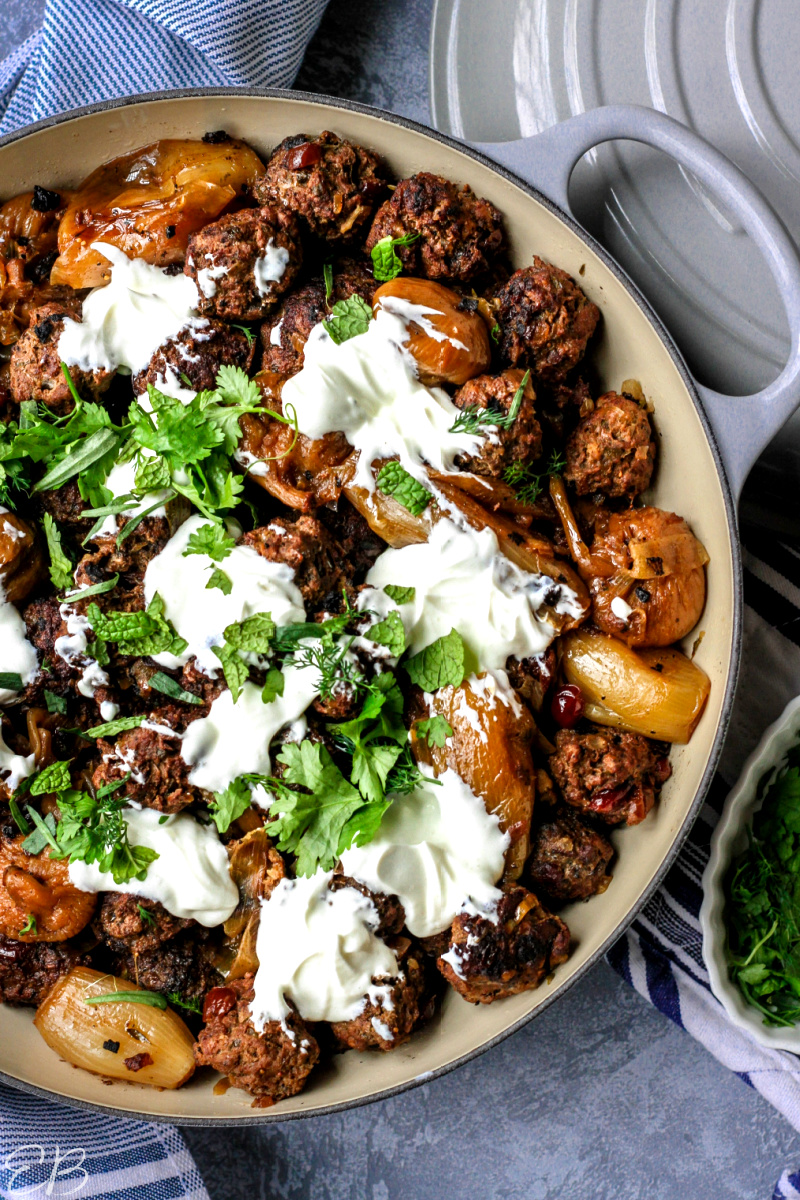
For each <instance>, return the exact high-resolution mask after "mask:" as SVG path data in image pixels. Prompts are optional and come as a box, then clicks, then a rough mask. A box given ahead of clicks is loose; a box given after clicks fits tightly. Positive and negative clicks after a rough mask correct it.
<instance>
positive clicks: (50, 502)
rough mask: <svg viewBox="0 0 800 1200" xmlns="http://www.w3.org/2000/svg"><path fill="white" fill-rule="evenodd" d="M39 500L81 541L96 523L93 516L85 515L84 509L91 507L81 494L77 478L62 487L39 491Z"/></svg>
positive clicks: (57, 523)
mask: <svg viewBox="0 0 800 1200" xmlns="http://www.w3.org/2000/svg"><path fill="white" fill-rule="evenodd" d="M38 500H39V503H40V504H41V506H42V508H43V509H44V511H45V512H47V513H49V514H50V516H51V517H52V518H53V520H54V521H55V523H56V525H58V526H59V528H60V529H62V531H63V532H65V533H67V534H70V535H71V536H72V537H74V538H76V539H77V540H78V541H81V540H82V539H83V538H85V537H86V535H87V533H88V532H89V530H90V529H91V528H92V526H93V525H94V518H93V517H84V515H83V510H84V509H85V508H91V505H90V503H89V501H88V500H84V499H83V497H82V496H81V491H80V487H79V486H78V481H77V479H70V480H69V481H68V482H67V483H65V484H64V485H63V486H62V487H60V488H53V489H52V490H48V491H46V492H39V493H38Z"/></svg>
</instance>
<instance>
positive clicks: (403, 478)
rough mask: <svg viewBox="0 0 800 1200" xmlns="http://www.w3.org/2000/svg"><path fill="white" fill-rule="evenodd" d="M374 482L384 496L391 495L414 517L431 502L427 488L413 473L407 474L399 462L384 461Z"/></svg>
mask: <svg viewBox="0 0 800 1200" xmlns="http://www.w3.org/2000/svg"><path fill="white" fill-rule="evenodd" d="M375 482H376V483H377V485H378V490H379V491H381V492H383V494H384V496H393V497H394V498H395V500H396V501H397V502H398V504H402V506H403V508H407V509H408V511H409V512H410V513H411V515H412V516H414V517H418V516H420V514H421V513H423V512H424V511H425V509H426V508H427V507H428V505H429V504H430V502H431V498H432V497H431V493H430V492H429V491H428V489H427V488H425V487H423V486H422V484H421V483H420V482H419V481H418V480H416V479H415V478H414V477H413V475H409V473H408V471H407V470H406V469H405V467H402V466H401V465H400V463H399V462H395V461H391V462H387V463H384V464H383V466H382V467H381V469H380V471H378V475H377V477H376V480H375Z"/></svg>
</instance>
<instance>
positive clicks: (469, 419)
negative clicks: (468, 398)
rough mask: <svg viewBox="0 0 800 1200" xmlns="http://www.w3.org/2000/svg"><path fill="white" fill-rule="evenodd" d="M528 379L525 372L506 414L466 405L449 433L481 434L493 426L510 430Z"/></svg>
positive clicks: (498, 410) (491, 409) (495, 408)
mask: <svg viewBox="0 0 800 1200" xmlns="http://www.w3.org/2000/svg"><path fill="white" fill-rule="evenodd" d="M530 377H531V373H530V371H526V372H525V374H524V375H523V376H522V382H521V383H520V385H519V387H518V388H517V390H516V392H515V393H514V399H513V400H512V401H511V406H510V407H509V410H508V412H503V411H502V410H501V409H500V408H499V406H498V407H492V408H479V407H478V406H477V404H467V405H465V407H464V408H462V409H461V412H460V413H459V414H458V416H457V417H456V419H455V421H454V422H453V424H452V425H451V426H450V432H451V433H473V434H474V433H483V432H484V430H485V428H486V426H487V425H488V426H493V427H494V428H496V429H511V427H512V425H513V424H514V422H515V421H516V419H517V417H518V416H519V410H520V408H521V407H522V401H523V398H524V396H525V388H526V387H527V384H528V380H529V379H530Z"/></svg>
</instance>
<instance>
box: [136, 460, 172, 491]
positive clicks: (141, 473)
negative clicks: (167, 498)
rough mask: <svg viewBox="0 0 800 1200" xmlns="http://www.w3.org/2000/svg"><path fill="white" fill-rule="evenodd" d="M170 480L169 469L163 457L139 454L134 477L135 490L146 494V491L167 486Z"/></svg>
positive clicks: (158, 489) (157, 489)
mask: <svg viewBox="0 0 800 1200" xmlns="http://www.w3.org/2000/svg"><path fill="white" fill-rule="evenodd" d="M170 480H171V475H170V470H169V467H168V466H167V464H166V462H165V461H164V459H163V458H151V457H150V456H149V455H148V456H147V457H145V456H144V455H140V457H139V462H138V464H137V467H136V477H135V479H134V487H135V488H136V490H137V492H139V493H140V494H142V495H147V493H148V492H158V491H161V490H162V489H163V488H167V487H169V485H170Z"/></svg>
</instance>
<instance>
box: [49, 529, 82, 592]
mask: <svg viewBox="0 0 800 1200" xmlns="http://www.w3.org/2000/svg"><path fill="white" fill-rule="evenodd" d="M42 524H43V526H44V536H45V538H46V540H47V550H48V553H49V555H50V581H51V583H52V584H53V587H55V588H58V590H59V591H63V589H64V588H69V587H74V586H75V581H74V579H73V577H72V576H73V571H74V567H73V565H72V563H71V562H70V560H69V558H67V555H66V554H65V553H64V548H63V546H62V545H61V531H60V530H59V528H58V526H57V525H56V523H55V521H54V520H53V518H52V517H51V516H50V513H49V512H46V513H45V514H44V516H43V517H42Z"/></svg>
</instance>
